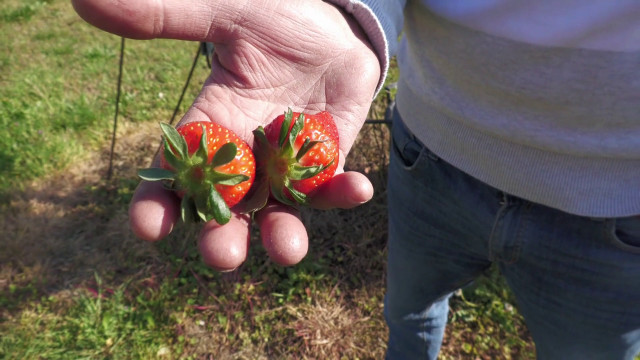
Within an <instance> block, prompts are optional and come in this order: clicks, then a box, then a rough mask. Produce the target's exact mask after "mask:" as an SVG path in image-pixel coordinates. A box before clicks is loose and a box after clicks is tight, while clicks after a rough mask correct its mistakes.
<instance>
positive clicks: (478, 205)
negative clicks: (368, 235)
mask: <svg viewBox="0 0 640 360" xmlns="http://www.w3.org/2000/svg"><path fill="white" fill-rule="evenodd" d="M392 133H393V144H392V150H391V163H390V165H389V178H388V189H387V191H388V207H389V242H388V264H387V293H386V296H385V310H384V313H385V319H386V321H387V325H388V327H389V342H388V349H387V359H435V358H436V357H437V354H438V352H439V349H440V345H441V342H442V337H443V334H444V328H445V325H446V322H447V315H448V298H449V296H450V294H451V293H452V292H453V291H455V290H457V289H459V288H460V287H462V286H464V285H466V284H468V283H469V282H471V281H472V280H473V279H475V278H476V277H477V276H478V275H480V274H481V273H482V272H483V271H484V270H486V269H487V268H488V267H489V266H490V262H489V261H488V260H487V248H486V244H487V241H486V239H487V238H488V237H489V235H490V233H491V228H492V222H493V218H494V216H495V212H496V210H497V206H498V201H499V200H498V199H497V198H496V192H494V191H491V190H490V189H489V188H488V187H486V186H477V185H478V184H480V183H478V182H477V181H475V180H473V179H471V178H470V177H469V176H467V175H465V174H463V173H462V172H460V171H459V170H457V169H455V168H454V167H452V166H451V165H449V164H447V163H446V162H445V161H442V160H441V159H438V158H437V157H436V156H435V155H433V154H431V153H430V152H429V150H428V149H425V148H424V147H423V146H422V145H421V144H420V143H419V142H417V141H415V140H414V139H413V137H412V135H411V134H409V133H408V131H407V130H406V129H405V128H404V127H403V126H402V123H401V122H400V120H399V117H397V116H396V118H395V120H394V124H393V130H392ZM480 185H482V184H480ZM487 203H488V204H491V205H486V204H487Z"/></svg>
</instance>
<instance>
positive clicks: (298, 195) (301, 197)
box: [285, 181, 307, 204]
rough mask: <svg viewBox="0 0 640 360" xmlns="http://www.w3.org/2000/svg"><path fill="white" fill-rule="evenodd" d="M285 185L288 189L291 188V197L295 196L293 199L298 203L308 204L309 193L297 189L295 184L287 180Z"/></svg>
mask: <svg viewBox="0 0 640 360" xmlns="http://www.w3.org/2000/svg"><path fill="white" fill-rule="evenodd" d="M285 186H286V188H287V190H289V194H291V197H293V199H294V200H295V201H296V202H297V203H298V204H306V203H307V195H305V194H304V193H302V192H300V191H298V190H296V189H294V188H293V186H291V183H290V182H288V181H287V182H286V183H285Z"/></svg>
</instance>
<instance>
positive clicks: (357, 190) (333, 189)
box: [310, 171, 373, 209]
mask: <svg viewBox="0 0 640 360" xmlns="http://www.w3.org/2000/svg"><path fill="white" fill-rule="evenodd" d="M372 197H373V185H372V184H371V182H370V181H369V179H368V178H367V177H366V176H364V175H363V174H361V173H359V172H355V171H348V172H344V173H341V174H337V175H335V176H334V177H333V178H331V180H329V181H328V182H326V183H324V184H322V186H321V187H320V188H318V190H317V191H316V192H315V193H314V194H313V196H312V197H311V198H310V205H311V206H312V207H314V208H317V209H331V208H341V209H350V208H353V207H356V206H358V205H362V204H364V203H366V202H367V201H369V200H371V198H372Z"/></svg>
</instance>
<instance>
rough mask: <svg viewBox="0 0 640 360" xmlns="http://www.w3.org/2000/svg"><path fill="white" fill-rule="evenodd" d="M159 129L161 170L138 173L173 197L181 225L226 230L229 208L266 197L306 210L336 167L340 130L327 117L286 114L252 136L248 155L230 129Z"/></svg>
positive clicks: (204, 125) (259, 203) (252, 205)
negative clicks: (222, 226)
mask: <svg viewBox="0 0 640 360" xmlns="http://www.w3.org/2000/svg"><path fill="white" fill-rule="evenodd" d="M161 128H162V132H163V134H164V142H163V149H162V151H163V152H162V156H161V161H160V167H157V168H148V169H142V170H140V171H139V172H138V175H139V176H140V177H141V178H142V179H143V180H147V181H163V182H165V183H166V185H167V186H168V187H169V188H170V189H172V190H174V191H176V193H177V194H178V196H179V197H181V199H182V200H181V215H182V219H183V221H189V220H192V219H193V220H198V219H200V220H203V221H209V220H215V221H216V222H217V223H219V224H226V223H227V222H228V221H229V219H230V218H231V210H230V209H231V208H232V207H234V206H237V207H238V208H239V210H240V211H242V212H252V211H255V210H258V209H260V208H262V207H263V206H264V205H265V203H266V201H267V198H268V197H269V194H271V196H273V197H274V198H275V199H276V200H278V201H280V202H282V203H285V204H289V205H294V204H302V205H304V204H306V202H307V197H308V195H309V194H311V193H312V192H313V191H314V190H315V189H316V188H317V187H318V186H320V185H321V184H323V183H324V182H326V181H327V180H329V179H330V178H331V177H332V176H333V174H334V173H335V171H336V168H337V166H338V148H339V143H338V141H339V140H338V130H337V127H336V125H335V122H334V121H333V118H332V117H331V115H330V114H329V113H328V112H326V111H323V112H320V113H318V114H315V115H309V114H304V113H294V112H293V111H291V109H289V110H288V111H287V112H286V113H285V114H283V115H280V116H278V117H277V118H276V119H275V120H274V121H273V122H272V123H270V124H269V125H267V126H266V127H265V128H263V127H262V126H260V127H258V128H257V129H256V130H254V131H253V133H254V137H255V140H256V142H255V143H256V146H255V149H253V150H252V149H251V148H250V147H249V145H248V144H247V143H246V142H244V141H243V140H242V139H240V138H239V137H238V136H237V135H236V134H234V133H233V132H232V131H231V130H229V129H226V128H224V127H223V126H221V125H218V124H216V123H212V122H204V121H200V122H191V123H187V124H184V125H182V126H179V127H177V128H175V129H174V128H173V127H172V126H170V125H166V124H162V125H161ZM241 200H243V201H242V202H241Z"/></svg>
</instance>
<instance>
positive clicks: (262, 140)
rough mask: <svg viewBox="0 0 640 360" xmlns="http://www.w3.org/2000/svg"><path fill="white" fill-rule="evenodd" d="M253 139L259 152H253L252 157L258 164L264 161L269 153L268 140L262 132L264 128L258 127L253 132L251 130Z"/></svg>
mask: <svg viewBox="0 0 640 360" xmlns="http://www.w3.org/2000/svg"><path fill="white" fill-rule="evenodd" d="M253 137H254V138H255V140H256V144H257V146H258V148H259V149H260V151H255V152H254V156H255V157H256V160H257V161H258V162H261V161H265V160H266V159H267V158H268V157H269V154H270V153H271V151H270V150H269V149H270V148H271V145H270V144H269V140H267V135H266V134H265V132H264V128H263V127H262V126H258V127H257V128H256V129H255V130H253Z"/></svg>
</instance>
